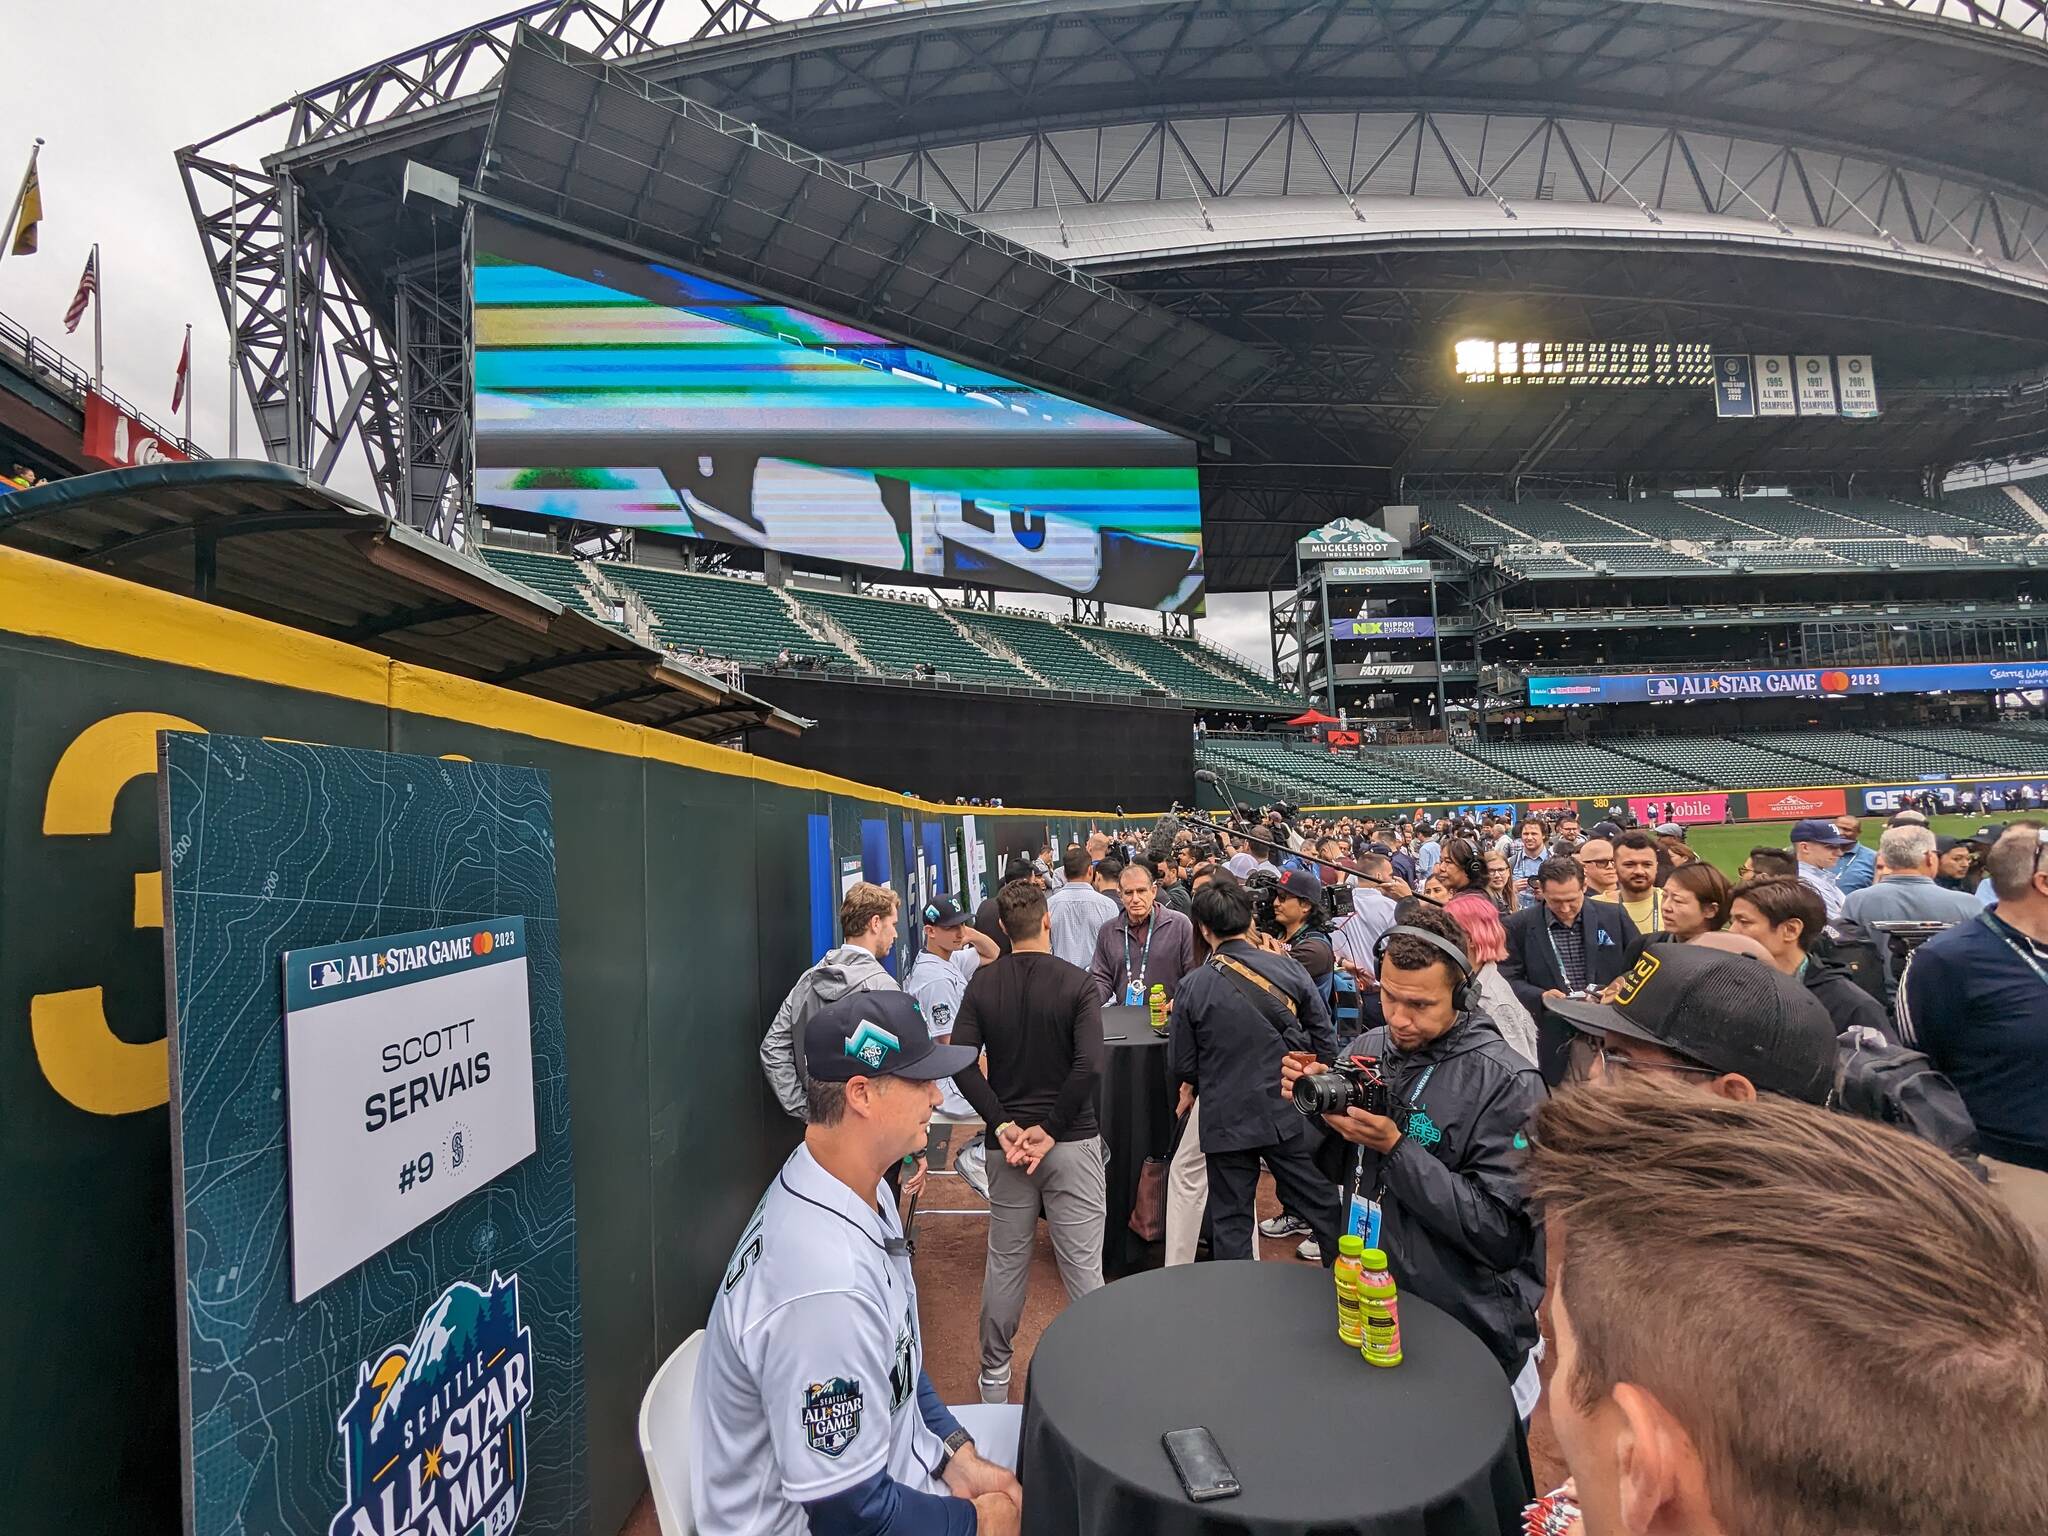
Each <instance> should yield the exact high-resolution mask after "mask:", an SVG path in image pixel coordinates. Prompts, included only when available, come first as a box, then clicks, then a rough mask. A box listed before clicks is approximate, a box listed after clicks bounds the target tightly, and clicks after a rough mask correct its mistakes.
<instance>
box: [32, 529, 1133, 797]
mask: <svg viewBox="0 0 2048 1536" xmlns="http://www.w3.org/2000/svg"><path fill="white" fill-rule="evenodd" d="M0 633H14V634H19V635H24V636H28V637H31V638H34V639H38V640H54V641H58V642H60V643H62V644H65V645H74V646H78V647H80V648H81V649H84V650H89V651H104V652H109V653H112V654H115V655H122V656H131V657H134V658H136V659H137V660H140V661H163V662H170V663H172V664H173V665H176V666H183V667H190V668H192V669H193V670H195V671H199V672H210V673H213V674H214V675H216V676H219V677H235V678H241V679H243V680H244V681H247V682H252V683H271V684H275V685H276V686H278V687H281V688H296V689H299V690H301V691H303V692H307V693H319V694H325V695H327V696H329V697H332V698H340V699H349V700H352V701H354V702H356V703H361V704H372V705H376V706H378V707H379V708H385V709H392V710H398V711H402V712H404V713H407V714H415V715H425V716H429V717H431V718H435V719H442V720H458V721H462V722H464V723H466V724H470V725H476V726H481V727H484V728H486V729H491V730H500V731H510V732H512V733H514V734H517V735H520V736H530V737H533V738H535V739H537V740H540V741H553V742H559V743H561V744H562V745H564V746H571V747H581V748H584V749H586V750H588V751H592V752H606V753H610V754H612V755H613V756H617V757H637V758H646V759H651V760H653V761H656V762H664V763H674V764H677V765H679V766H681V767H685V768H695V769H699V770H701V771H703V772H705V773H720V774H725V775H726V776H728V777H731V778H745V779H754V780H757V781H759V782H761V783H767V784H780V785H783V786H786V787H788V788H791V789H800V790H811V791H814V792H817V793H822V794H834V795H844V796H848V797H851V798H854V799H859V800H865V801H871V802H875V803H879V804H882V805H893V806H900V807H902V808H904V809H906V810H914V811H918V812H921V813H922V814H924V815H928V816H975V815H980V816H1071V817H1090V818H1095V819H1109V813H1108V812H1105V811H1074V810H1047V809H1045V808H1042V807H1030V806H1002V807H1000V808H995V807H988V806H962V805H946V804H943V803H941V802H938V801H931V800H919V799H915V798H912V797H910V796H906V795H900V794H892V793H891V792H890V791H888V790H885V789H878V788H876V787H875V786H874V785H872V784H863V783H860V782H859V781H858V780H855V779H848V778H842V777H840V776H838V775H836V774H829V773H819V772H817V771H815V770H813V769H809V768H797V767H792V766H791V765H789V764H787V763H778V762H773V761H771V760H769V759H767V758H764V757H757V756H755V755H754V754H752V753H750V752H738V751H734V750H733V749H732V748H730V747H720V746H713V745H712V744H710V743H709V742H702V741H692V740H690V739H689V738H687V737H683V736H677V735H675V734H674V733H672V732H669V731H658V730H654V729H652V728H650V727H647V726H641V725H634V724H632V723H631V722H629V721H624V720H615V719H612V718H611V717H610V716H607V715H600V714H597V713H595V712H593V711H591V710H587V709H578V708H577V707H575V706H574V705H570V704H557V703H555V702H553V701H552V700H548V699H540V698H535V697H534V696H533V695H531V694H524V693H514V692H513V691H512V690H510V689H508V688H500V687H497V686H495V685H493V684H490V683H480V682H476V681H474V680H473V679H470V678H464V677H457V676H455V675H454V674H452V673H448V672H437V671H435V670H433V669H432V668H430V667H420V666H414V665H412V664H411V663H409V662H402V661H394V660H392V659H391V658H390V657H388V656H380V655H378V654H377V653H376V652H374V651H366V650H363V649H362V648H361V647H359V646H353V645H349V644H347V643H345V642H343V641H340V640H328V639H325V638H323V637H321V636H319V635H313V634H308V633H307V632H306V631H304V630H302V629H293V628H291V627H290V626H289V625H285V624H277V623H273V622H272V621H271V620H269V619H259V618H255V617H253V616H251V615H249V614H245V613H236V612H235V611H234V610H232V609H228V608H220V607H216V606H214V605H213V604H211V603H203V602H200V601H198V600H197V599H195V598H189V597H180V596H178V595H177V594H175V593H171V592H163V591H159V590H158V589H157V588H155V587H146V586H142V585H140V584H139V583H136V582H132V581H123V580H122V579H121V578H120V577H118V576H108V575H105V574H102V573H101V572H98V571H88V570H84V569H82V568H81V567H79V566H75V565H66V564H64V563H63V562H62V561H60V560H48V559H45V558H44V557H42V556H41V555H32V554H29V553H27V552H26V551H24V550H18V549H7V548H4V547H0ZM1156 814H1157V813H1144V814H1134V815H1130V816H1126V817H1124V818H1121V819H1122V820H1124V821H1141V820H1149V819H1151V816H1152V815H1156Z"/></svg>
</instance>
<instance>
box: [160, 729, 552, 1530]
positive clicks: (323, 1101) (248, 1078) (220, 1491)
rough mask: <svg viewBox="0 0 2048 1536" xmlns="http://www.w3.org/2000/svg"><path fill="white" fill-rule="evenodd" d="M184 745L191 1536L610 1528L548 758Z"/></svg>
mask: <svg viewBox="0 0 2048 1536" xmlns="http://www.w3.org/2000/svg"><path fill="white" fill-rule="evenodd" d="M160 742H161V766H160V773H159V794H160V795H161V796H162V805H161V810H162V833H163V859H164V863H163V870H164V907H165V918H166V929H165V945H166V949H167V951H168V953H169V957H170V965H169V973H168V978H167V979H168V982H169V985H168V987H167V992H168V996H169V1004H170V1042H171V1043H170V1068H171V1115H170V1120H171V1136H172V1156H171V1167H172V1177H173V1180H174V1184H175V1198H174V1201H173V1211H174V1213H175V1216H176V1219H177V1226H178V1230H177V1234H176V1249H175V1251H176V1253H177V1256H178V1289H179V1299H180V1304H181V1305H180V1324H181V1327H180V1333H179V1343H180V1357H181V1362H182V1364H183V1367H184V1373H183V1381H182V1383H181V1392H180V1396H181V1399H182V1408H183V1423H182V1429H183V1435H184V1449H185V1490H186V1492H185V1500H186V1532H187V1536H590V1522H591V1509H590V1485H589V1479H588V1477H587V1475H586V1472H585V1462H586V1454H585V1438H584V1437H585V1430H584V1390H583V1335H582V1311H581V1301H580V1290H579V1280H578V1271H577V1258H576V1247H577V1234H576V1200H575V1182H574V1169H573V1166H572V1163H571V1158H570V1142H569V1135H570V1121H569V1072H568V1041H567V1036H566V1033H565V1030H564V1028H563V1018H562V963H561V940H560V922H559V918H558V915H557V911H556V904H555V828H554V815H553V808H552V805H551V803H550V800H549V794H548V780H547V776H546V775H545V774H543V773H541V772H538V771H536V770H535V769H532V768H524V767H515V766H511V765H508V764H502V763H487V762H465V761H459V760H446V759H440V758H433V757H419V756H406V755H400V754H395V753H386V752H373V751H366V750H359V749H354V748H341V747H318V746H309V745H306V744H304V743H297V742H282V741H256V740H251V739H249V738H246V737H234V736H224V735H216V736H195V735H183V734H177V733H166V734H165V735H164V736H162V737H161V738H160Z"/></svg>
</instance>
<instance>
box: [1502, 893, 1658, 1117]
mask: <svg viewBox="0 0 2048 1536" xmlns="http://www.w3.org/2000/svg"><path fill="white" fill-rule="evenodd" d="M1578 926H1579V936H1580V937H1581V938H1582V939H1583V940H1584V941H1585V945H1586V983H1587V985H1588V987H1590V988H1591V989H1592V990H1594V991H1598V990H1599V989H1600V988H1602V987H1604V986H1606V985H1607V983H1609V982H1610V981H1613V980H1614V979H1615V978H1616V977H1617V976H1619V975H1621V974H1622V973H1623V972H1624V971H1626V970H1627V969H1628V968H1629V967H1630V966H1631V965H1634V964H1635V962H1636V956H1637V955H1638V954H1639V953H1640V952H1641V951H1642V947H1643V936H1642V935H1641V934H1640V933H1638V932H1637V931H1636V925H1635V923H1634V922H1633V921H1632V920H1631V919H1630V917H1629V915H1628V912H1627V911H1626V910H1625V909H1624V908H1623V907H1622V905H1621V903H1620V902H1618V901H1592V900H1590V899H1589V900H1588V901H1587V902H1586V904H1585V905H1584V906H1582V907H1581V908H1580V909H1579V924H1578ZM1501 928H1502V929H1503V931H1504V932H1505V933H1506V935H1507V944H1508V953H1507V958H1506V959H1505V960H1503V961H1501V963H1500V973H1501V975H1502V976H1503V977H1505V978H1506V980H1507V984H1508V985H1509V986H1511V987H1513V988H1514V989H1515V996H1516V997H1518V998H1520V999H1521V1001H1522V1006H1523V1007H1524V1008H1527V1009H1528V1010H1529V1017H1531V1018H1532V1019H1534V1020H1535V1021H1536V1060H1537V1063H1538V1065H1539V1066H1540V1067H1541V1068H1542V1070H1543V1080H1544V1081H1545V1082H1546V1083H1561V1082H1563V1081H1564V1057H1565V1046H1566V1044H1567V1043H1568V1042H1569V1041H1570V1039H1571V1029H1570V1027H1569V1026H1568V1025H1566V1024H1565V1023H1564V1022H1563V1021H1562V1020H1561V1019H1557V1018H1554V1017H1552V1016H1551V1013H1550V1010H1549V1009H1548V1008H1546V1007H1544V1006H1543V994H1544V993H1545V992H1547V991H1549V990H1550V989H1551V988H1552V987H1555V988H1557V989H1559V990H1560V991H1570V990H1571V989H1570V987H1568V986H1567V985H1566V983H1565V976H1564V972H1563V971H1562V970H1561V969H1559V967H1558V963H1557V951H1556V950H1555V949H1553V948H1552V947H1551V942H1550V909H1549V908H1548V907H1546V906H1544V905H1543V903H1541V902H1540V901H1539V902H1538V903H1537V904H1536V905H1535V906H1533V907H1524V908H1523V909H1522V910H1521V911H1519V912H1516V913H1514V914H1512V915H1511V916H1509V917H1508V919H1507V920H1506V921H1505V922H1503V923H1502V924H1501Z"/></svg>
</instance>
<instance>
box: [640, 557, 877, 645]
mask: <svg viewBox="0 0 2048 1536" xmlns="http://www.w3.org/2000/svg"><path fill="white" fill-rule="evenodd" d="M604 572H605V575H606V577H607V578H609V579H610V580H612V581H614V582H616V583H618V584H619V585H620V586H622V587H630V588H632V589H633V590H634V591H635V592H637V593H639V594H640V596H641V597H642V598H644V599H645V600H646V602H647V606H648V608H649V609H651V610H652V611H653V613H654V617H655V624H656V629H655V634H656V636H657V638H659V639H660V640H661V641H662V643H663V644H665V645H669V646H673V647H674V648H676V649H677V650H680V651H685V652H688V651H692V650H695V649H696V648H697V647H698V646H702V647H703V648H704V650H705V651H706V652H708V653H709V654H710V655H712V656H719V657H725V658H727V659H728V660H732V661H737V662H739V663H740V664H742V665H743V666H766V665H769V664H771V663H772V662H774V660H775V659H776V657H778V656H779V655H781V654H782V652H784V651H788V652H789V653H790V654H791V655H792V656H813V657H816V658H817V659H818V660H820V661H823V662H826V663H828V664H837V665H840V666H846V667H851V666H852V665H853V658H852V657H850V656H848V655H847V654H846V652H844V651H842V650H841V649H840V648H839V647H838V646H836V645H833V644H831V643H830V642H829V641H825V640H820V639H818V638H817V637H816V636H814V635H812V634H811V633H810V632H809V631H808V630H806V629H805V628H804V627H803V626H802V625H800V624H798V623H797V622H796V620H795V619H793V618H791V617H790V615H789V610H788V609H787V608H785V607H784V606H783V605H782V599H781V598H780V597H778V596H777V595H776V594H775V593H774V592H773V591H771V590H769V588H767V587H766V586H764V585H762V584H761V583H760V582H758V581H746V580H743V579H741V578H739V577H737V576H697V575H691V574H689V573H688V572H684V571H671V570H666V569H664V568H662V567H660V566H651V565H629V564H625V563H620V562H614V563H608V564H607V565H606V566H605V568H604Z"/></svg>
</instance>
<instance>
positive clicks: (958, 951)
mask: <svg viewBox="0 0 2048 1536" xmlns="http://www.w3.org/2000/svg"><path fill="white" fill-rule="evenodd" d="M1090 894H1093V893H1092V892H1091V893H1090ZM1001 953H1002V951H1000V950H999V949H997V948H996V941H995V940H994V939H992V938H990V937H989V936H988V935H987V934H985V933H980V932H978V931H976V930H975V929H974V928H971V927H969V926H968V922H967V914H966V913H965V912H963V911H961V910H960V908H959V906H958V905H957V904H956V903H955V902H953V901H952V900H951V899H950V898H948V897H945V896H935V897H933V898H932V900H931V903H930V904H929V905H928V906H926V907H925V909H924V948H923V949H921V950H920V951H918V956H917V962H916V964H914V965H912V966H911V968H910V979H909V980H908V981H906V982H905V983H904V985H903V990H904V991H906V992H908V993H909V994H910V995H911V996H912V997H914V998H916V999H917V1000H918V1002H919V1003H920V1004H921V1005H922V1006H923V1008H924V1018H925V1026H926V1028H928V1029H929V1030H930V1031H931V1034H932V1038H933V1039H934V1040H937V1041H939V1042H940V1043H941V1044H943V1043H944V1042H946V1041H947V1040H950V1039H951V1038H952V1037H953V1021H954V1020H955V1019H957V1018H959V1017H960V1000H961V999H962V998H963V997H965V996H966V995H967V981H968V978H969V977H971V976H973V974H974V973H975V971H976V970H977V969H978V968H979V967H981V966H983V965H985V964H987V963H988V962H989V961H991V960H993V959H995V958H996V957H997V956H998V955H999V954H1001ZM939 1093H940V1098H939V1112H940V1113H941V1114H946V1115H953V1116H955V1117H957V1118H959V1119H961V1120H972V1119H973V1118H974V1106H973V1105H971V1104H969V1103H968V1102H967V1100H966V1098H965V1097H964V1096H963V1095H962V1094H961V1092H960V1090H959V1088H958V1087H956V1086H955V1085H954V1082H953V1080H952V1079H951V1078H947V1079H946V1081H945V1082H943V1083H941V1084H940V1085H939ZM954 1134H955V1135H959V1134H961V1133H959V1132H957V1131H956V1132H955V1133H954ZM953 1169H954V1171H955V1172H956V1173H958V1174H959V1175H960V1177H961V1178H963V1179H965V1180H966V1181H967V1182H968V1183H969V1184H970V1185H972V1186H973V1188H974V1192H975V1193H976V1194H977V1195H980V1196H981V1197H982V1199H984V1200H986V1199H987V1198H988V1151H987V1148H986V1147H985V1146H984V1145H983V1143H982V1140H981V1138H980V1137H976V1138H974V1140H973V1141H971V1142H969V1143H968V1144H967V1145H966V1146H965V1147H963V1148H962V1149H961V1150H960V1151H958V1152H956V1153H955V1154H954V1155H953Z"/></svg>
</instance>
